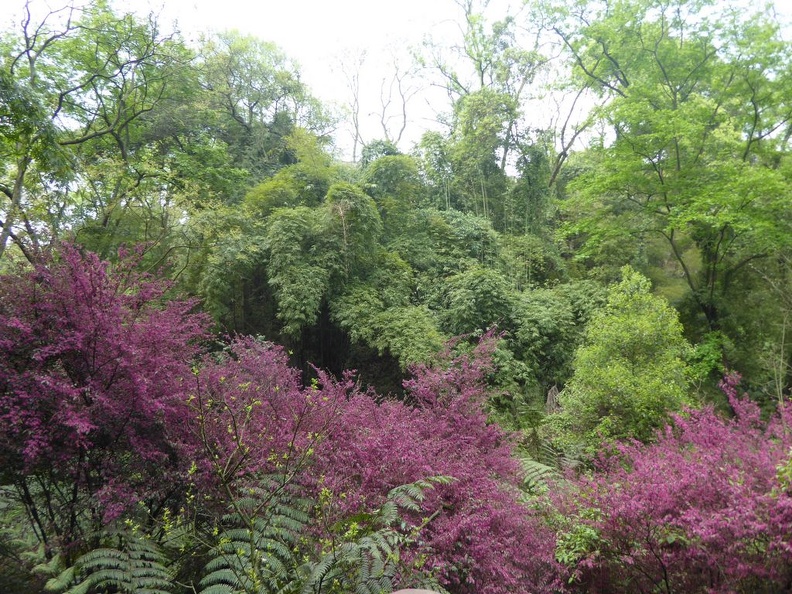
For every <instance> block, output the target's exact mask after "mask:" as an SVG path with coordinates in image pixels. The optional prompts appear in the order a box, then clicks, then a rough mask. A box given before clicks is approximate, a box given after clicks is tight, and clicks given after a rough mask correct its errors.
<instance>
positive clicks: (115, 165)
mask: <svg viewBox="0 0 792 594" xmlns="http://www.w3.org/2000/svg"><path fill="white" fill-rule="evenodd" d="M0 45H2V46H3V47H4V49H5V50H6V51H4V52H3V53H4V58H3V62H2V68H1V70H0V96H2V99H3V101H2V102H1V103H0V105H2V107H1V108H0V109H2V112H0V114H1V115H2V118H1V119H0V121H2V126H0V133H1V134H0V155H2V157H3V160H4V161H5V162H6V163H8V165H7V166H6V167H4V168H3V170H2V171H1V172H0V175H1V176H2V177H0V193H2V195H3V197H4V198H5V201H4V204H3V205H2V213H3V220H2V231H1V232H0V258H2V256H3V255H4V254H5V251H6V249H7V247H8V245H9V241H10V242H13V243H14V244H15V245H16V246H17V248H18V249H19V250H21V252H22V253H23V254H24V255H25V257H26V258H27V259H29V260H31V261H32V260H35V259H36V257H37V255H36V254H37V252H38V251H39V249H40V244H41V243H42V242H44V243H46V241H48V239H49V237H51V236H52V235H54V234H57V232H58V230H59V229H60V228H61V227H63V226H64V225H68V224H69V223H68V217H69V215H71V214H73V213H74V211H75V210H77V211H79V210H80V208H81V207H82V204H81V203H80V200H81V198H80V196H79V194H78V193H75V192H74V191H73V189H74V187H75V186H76V185H83V184H84V181H85V180H84V175H85V171H83V170H82V169H81V164H82V161H83V160H84V158H85V155H84V151H86V150H90V151H97V150H98V147H105V149H109V150H110V151H111V152H112V158H111V160H110V161H107V159H106V158H105V159H103V162H104V165H105V172H104V175H102V176H101V177H100V178H99V179H96V180H95V181H96V184H97V186H94V189H98V186H101V190H100V193H101V194H103V200H104V201H105V204H104V209H105V211H109V210H112V209H113V208H115V207H116V206H117V205H118V204H123V203H124V202H125V200H126V199H127V198H128V195H129V194H130V193H133V192H134V191H135V189H136V188H137V187H138V186H139V185H140V183H141V182H142V181H143V180H144V179H146V178H147V174H146V167H145V166H140V165H138V166H136V164H135V163H134V158H133V145H134V143H135V136H136V131H135V126H136V124H137V122H138V121H139V120H140V119H141V118H142V117H143V116H144V115H145V114H147V113H149V112H151V111H152V110H154V109H155V108H156V107H157V106H158V105H159V104H160V103H161V102H162V101H163V97H164V96H165V94H166V93H167V91H168V87H169V83H170V79H169V77H170V76H172V75H173V74H174V73H175V72H177V71H179V70H183V68H184V66H185V65H186V63H187V61H188V57H187V55H186V54H185V52H184V51H183V49H182V47H181V46H180V44H179V43H177V42H176V40H175V39H174V38H173V37H171V36H166V35H163V34H162V33H161V32H160V31H159V29H158V28H157V25H156V22H155V21H153V20H151V19H149V20H146V21H138V20H137V19H136V18H134V17H133V16H131V15H121V16H119V15H116V14H115V13H114V12H113V11H112V10H111V9H110V8H109V7H108V5H107V4H106V3H105V2H97V3H94V4H92V5H91V6H89V7H88V8H84V9H78V8H74V7H67V8H65V9H62V10H59V11H53V12H50V13H48V14H47V15H46V16H45V17H44V19H43V20H42V21H41V22H36V21H35V20H34V17H33V11H32V9H31V6H30V4H26V5H25V12H24V18H23V20H22V23H21V27H20V31H18V32H17V33H15V34H12V33H9V34H7V35H6V36H5V37H4V38H3V40H2V42H0ZM87 147H91V148H90V149H87ZM92 160H94V161H96V159H92ZM115 172H121V173H120V175H121V177H120V178H119V177H118V176H116V175H114V173H115Z"/></svg>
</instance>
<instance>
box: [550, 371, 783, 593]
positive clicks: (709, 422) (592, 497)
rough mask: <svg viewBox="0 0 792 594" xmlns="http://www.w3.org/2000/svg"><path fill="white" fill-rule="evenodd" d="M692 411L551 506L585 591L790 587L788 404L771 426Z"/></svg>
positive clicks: (741, 411) (749, 416)
mask: <svg viewBox="0 0 792 594" xmlns="http://www.w3.org/2000/svg"><path fill="white" fill-rule="evenodd" d="M738 383H739V376H737V375H736V374H732V375H728V376H727V377H726V378H724V380H723V381H722V383H721V388H722V390H723V391H724V392H725V394H726V395H727V396H728V398H729V401H730V403H731V405H732V407H733V409H734V411H735V412H736V415H735V418H733V419H724V418H722V417H720V416H719V415H717V414H716V413H715V411H714V410H713V409H712V408H704V409H701V410H688V411H686V413H685V414H682V415H677V416H676V417H675V418H674V421H673V423H672V424H671V425H670V426H668V427H667V428H666V429H665V430H664V431H663V432H661V433H660V434H659V436H658V439H657V442H656V443H654V444H651V445H644V444H641V443H638V442H631V443H623V444H621V445H620V446H618V451H617V452H616V453H615V454H614V455H612V456H610V457H607V458H604V459H602V460H601V461H600V464H599V467H598V468H597V470H596V472H595V473H593V474H591V475H590V476H584V477H582V478H579V479H576V480H573V481H572V483H573V484H572V485H567V487H566V488H559V490H558V491H557V492H556V494H555V496H553V497H552V498H551V500H552V511H551V513H550V514H549V516H550V517H552V518H553V520H552V523H553V524H554V528H555V529H556V531H557V533H558V544H557V551H556V555H557V558H558V559H559V560H560V561H561V562H563V563H564V564H565V565H566V566H567V567H568V568H569V572H570V574H569V578H570V583H571V584H573V585H574V588H575V589H577V590H579V591H584V592H668V593H671V592H684V593H694V592H707V593H714V592H723V593H726V592H746V593H754V592H788V591H790V589H791V588H792V488H791V485H790V482H789V481H788V480H786V479H784V476H786V475H785V474H784V472H785V471H788V470H789V469H790V455H791V454H792V452H791V450H790V447H791V446H792V432H791V431H792V406H790V404H789V403H786V404H785V405H783V406H781V407H780V409H779V410H778V411H777V413H776V414H775V415H774V416H773V417H772V418H771V419H770V420H769V421H768V422H763V421H762V419H761V418H760V412H759V408H758V407H757V406H756V405H755V404H754V403H752V402H750V401H748V400H747V399H744V398H739V397H738V395H737V386H738Z"/></svg>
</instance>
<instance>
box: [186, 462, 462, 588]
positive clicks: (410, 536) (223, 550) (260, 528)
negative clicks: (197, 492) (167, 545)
mask: <svg viewBox="0 0 792 594" xmlns="http://www.w3.org/2000/svg"><path fill="white" fill-rule="evenodd" d="M449 480H450V479H448V478H445V477H434V478H429V479H426V480H421V481H416V482H415V483H411V484H407V485H402V486H399V487H396V488H394V489H393V490H391V491H390V493H389V494H388V497H387V499H386V501H385V502H384V503H383V505H382V506H381V507H380V508H379V509H376V510H373V511H371V512H366V513H359V514H357V515H356V516H354V517H353V518H350V519H348V520H345V521H344V522H341V523H339V524H337V525H336V526H334V527H333V528H332V531H333V532H334V534H333V537H332V538H330V539H323V540H322V541H321V542H320V543H312V542H311V539H310V531H309V526H310V521H311V518H312V514H317V515H318V520H319V521H323V520H324V519H325V514H326V513H327V512H328V511H329V510H327V509H325V508H326V507H328V506H331V505H332V496H331V494H330V492H329V491H327V490H324V491H322V494H321V496H320V499H319V501H318V502H313V501H309V500H306V499H303V498H301V497H300V496H299V494H298V492H299V489H297V488H296V485H294V484H293V483H289V482H288V481H289V478H288V477H268V478H266V479H264V480H262V481H261V482H260V485H259V486H257V487H248V488H244V489H243V491H242V493H240V495H239V496H238V497H236V498H235V499H234V500H233V501H232V502H231V510H230V513H228V514H227V515H226V516H224V517H223V521H222V524H221V525H220V526H218V529H217V530H216V531H215V533H214V539H215V540H216V542H217V544H216V545H215V547H214V548H213V550H212V552H211V559H210V560H209V561H208V563H207V564H206V569H205V571H206V575H205V576H204V578H203V579H202V580H201V583H200V587H201V588H202V589H201V592H202V594H265V593H275V592H277V593H284V594H285V593H295V594H296V593H304V594H324V593H327V594H331V593H337V594H341V593H347V592H357V593H360V594H377V593H380V592H386V591H391V590H392V589H393V579H394V578H395V577H396V576H397V575H402V576H403V575H404V571H405V569H406V568H405V567H404V564H403V563H402V561H401V558H400V550H401V548H402V547H404V546H406V545H407V544H409V543H411V542H412V541H413V540H414V539H415V538H416V537H417V536H418V534H419V533H420V530H421V528H422V526H423V524H419V525H418V526H417V527H415V528H413V529H412V530H410V531H406V532H405V531H404V530H403V526H404V524H403V523H402V514H403V513H414V514H419V513H421V505H420V504H421V502H422V501H423V499H424V496H425V492H426V491H427V490H430V489H432V488H433V487H434V485H436V484H447V483H448V482H449ZM317 544H321V549H318V548H316V545H317ZM432 586H433V587H437V586H436V584H435V583H432Z"/></svg>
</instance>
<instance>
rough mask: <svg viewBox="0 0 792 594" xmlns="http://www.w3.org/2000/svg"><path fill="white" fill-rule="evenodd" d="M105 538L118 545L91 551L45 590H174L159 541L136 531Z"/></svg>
mask: <svg viewBox="0 0 792 594" xmlns="http://www.w3.org/2000/svg"><path fill="white" fill-rule="evenodd" d="M105 539H107V540H108V541H113V540H115V541H116V542H117V543H118V546H117V547H100V548H96V549H93V550H91V551H88V552H87V553H85V554H84V555H82V556H81V557H79V558H78V559H77V561H76V562H75V564H74V565H73V566H72V567H68V568H66V569H65V570H63V571H62V572H61V573H60V574H59V575H58V576H57V577H54V578H52V579H50V580H49V581H48V582H47V585H46V589H47V590H48V591H51V592H65V594H86V593H87V592H89V591H111V592H118V593H119V594H139V593H145V594H169V593H170V592H172V591H173V588H174V584H173V572H172V571H171V570H170V569H169V568H168V566H167V565H166V559H165V556H164V554H163V553H162V550H161V548H160V546H159V545H158V544H157V543H156V542H154V541H153V540H151V539H150V538H147V537H146V536H143V535H140V534H138V533H137V531H135V530H121V531H114V532H109V533H107V534H106V535H105Z"/></svg>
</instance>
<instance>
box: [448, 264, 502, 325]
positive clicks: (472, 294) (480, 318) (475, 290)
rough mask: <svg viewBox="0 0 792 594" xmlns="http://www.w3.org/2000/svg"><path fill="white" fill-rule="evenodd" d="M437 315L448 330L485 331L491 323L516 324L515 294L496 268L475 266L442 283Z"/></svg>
mask: <svg viewBox="0 0 792 594" xmlns="http://www.w3.org/2000/svg"><path fill="white" fill-rule="evenodd" d="M441 290H442V298H441V301H440V303H441V306H440V311H439V313H438V316H439V317H440V319H441V323H442V327H443V329H444V330H446V331H447V332H449V333H451V334H454V335H459V334H468V333H471V332H473V333H475V332H484V331H486V330H487V329H488V328H489V327H490V326H493V325H497V326H498V327H499V328H501V329H504V330H508V329H510V328H512V326H513V309H514V300H515V293H514V290H513V289H512V287H511V286H510V285H509V283H508V281H506V279H505V278H504V277H503V276H502V275H501V274H500V273H498V272H497V271H495V270H492V269H489V268H484V267H479V266H474V267H472V268H470V269H469V270H466V271H464V272H461V273H459V274H456V275H454V276H452V277H449V278H448V279H447V280H446V281H445V283H444V284H443V286H442V289H441Z"/></svg>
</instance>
